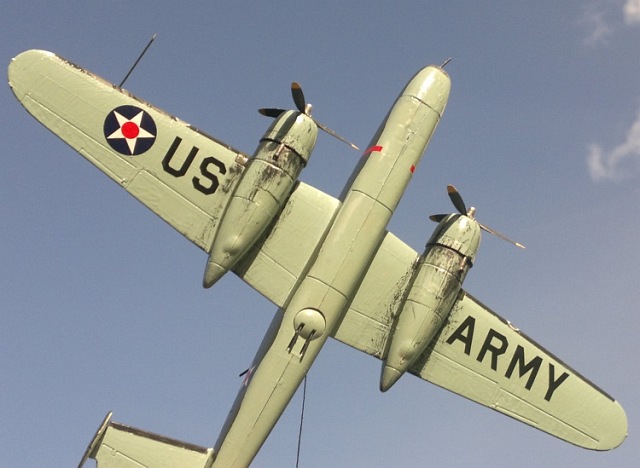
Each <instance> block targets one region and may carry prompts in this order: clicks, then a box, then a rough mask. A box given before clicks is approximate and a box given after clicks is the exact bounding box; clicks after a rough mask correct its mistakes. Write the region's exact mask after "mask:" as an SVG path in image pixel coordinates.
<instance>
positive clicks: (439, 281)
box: [380, 214, 480, 392]
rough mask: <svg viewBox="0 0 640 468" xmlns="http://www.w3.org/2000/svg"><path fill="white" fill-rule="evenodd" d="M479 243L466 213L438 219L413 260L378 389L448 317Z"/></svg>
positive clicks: (477, 228)
mask: <svg viewBox="0 0 640 468" xmlns="http://www.w3.org/2000/svg"><path fill="white" fill-rule="evenodd" d="M479 245H480V225H479V224H478V222H477V221H476V220H475V219H473V218H471V217H468V216H464V215H459V214H452V215H449V216H447V217H446V218H445V219H443V220H442V221H441V222H440V224H438V227H437V228H436V229H435V231H434V232H433V234H432V235H431V238H430V239H429V241H428V242H427V246H426V248H425V251H424V253H423V254H422V255H421V256H420V257H419V258H418V260H417V261H416V265H415V267H414V272H413V276H412V278H411V281H410V283H409V286H408V287H407V289H408V291H409V292H408V294H407V296H406V299H405V301H404V303H403V305H402V307H401V309H400V313H399V314H398V317H397V320H396V324H395V327H394V329H393V331H392V334H391V337H390V340H391V342H390V344H389V346H388V351H387V356H386V359H385V361H384V365H383V369H382V376H381V378H380V390H382V391H383V392H384V391H387V390H388V389H389V388H391V386H392V385H393V384H394V383H396V382H397V381H398V379H399V378H400V377H402V375H403V374H404V373H405V372H406V371H407V370H408V369H409V367H411V365H412V364H413V363H414V362H415V360H416V359H417V358H418V357H419V356H420V355H421V354H422V353H423V352H424V351H425V350H426V349H427V346H428V345H429V343H430V342H431V340H432V339H433V337H434V336H435V334H436V333H437V332H438V330H440V328H441V326H442V324H443V323H444V322H445V320H446V319H447V317H448V315H449V313H450V312H451V308H452V307H453V304H454V302H455V300H456V298H457V297H458V294H459V292H460V289H461V287H462V282H463V281H464V278H465V277H466V275H467V272H468V271H469V269H470V268H471V266H472V265H473V260H474V259H475V255H476V252H477V250H478V247H479Z"/></svg>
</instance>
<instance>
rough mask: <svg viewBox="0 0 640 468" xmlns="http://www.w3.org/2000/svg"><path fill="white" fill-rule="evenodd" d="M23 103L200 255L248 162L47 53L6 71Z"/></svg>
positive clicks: (28, 55)
mask: <svg viewBox="0 0 640 468" xmlns="http://www.w3.org/2000/svg"><path fill="white" fill-rule="evenodd" d="M9 84H10V86H11V88H12V89H13V92H14V94H15V95H16V97H17V98H18V100H19V101H20V103H21V104H22V105H23V106H24V107H25V108H26V109H27V110H28V111H29V112H30V113H31V114H32V115H33V116H34V117H35V118H36V119H37V120H39V121H40V122H41V123H42V124H43V125H44V126H46V127H47V128H48V129H49V130H51V131H52V132H53V133H55V134H56V135H58V136H59V137H60V138H61V139H62V140H64V141H65V142H66V143H68V144H69V145H70V146H71V147H72V148H73V149H75V150H76V151H78V152H79V153H80V154H81V155H82V156H84V157H85V158H86V159H87V160H89V161H90V162H91V163H93V164H94V165H95V166H96V167H97V168H98V169H100V170H101V171H102V172H104V173H105V174H107V175H108V176H109V177H110V178H111V179H113V180H114V181H116V182H117V183H118V184H120V185H121V186H122V187H124V188H125V189H126V190H127V191H128V192H129V193H131V194H132V195H133V196H135V197H136V198H137V199H139V200H140V201H141V202H142V203H144V204H145V205H146V206H147V207H148V208H150V209H151V210H152V211H153V212H155V213H156V214H158V215H159V216H160V217H161V218H162V219H164V220H165V221H167V222H168V223H169V224H170V225H172V226H173V227H174V228H175V229H177V230H178V231H179V232H180V233H182V234H183V235H184V236H185V237H187V238H188V239H189V240H191V241H192V242H193V243H195V244H196V245H197V246H199V247H200V248H202V249H203V250H207V249H208V248H209V247H210V245H211V242H212V239H213V234H214V233H215V228H216V226H217V221H218V220H219V219H220V217H221V215H222V213H223V212H224V208H225V206H226V204H227V202H228V200H229V198H230V194H231V193H232V192H233V187H234V186H235V184H236V182H237V181H238V180H239V176H240V174H241V173H242V172H243V170H244V162H245V160H246V157H245V156H244V155H243V154H241V153H240V152H238V151H236V150H234V149H233V148H231V147H229V146H227V145H225V144H223V143H221V142H219V141H216V140H215V139H213V138H211V137H209V136H207V135H205V134H204V133H202V132H200V131H199V130H197V129H195V128H193V127H191V126H190V125H189V124H187V123H185V122H182V121H180V120H178V119H177V118H175V117H172V116H171V115H169V114H167V113H165V112H163V111H161V110H159V109H157V108H155V107H153V106H152V105H150V104H148V103H146V102H144V101H142V100H141V99H138V98H136V97H135V96H133V95H131V94H130V93H128V92H127V91H125V90H123V89H121V88H118V87H117V86H115V85H113V84H111V83H108V82H106V81H104V80H103V79H101V78H99V77H97V76H96V75H93V74H91V73H89V72H88V71H86V70H83V69H82V68H80V67H78V66H76V65H74V64H72V63H70V62H68V61H66V60H65V59H63V58H60V57H58V56H56V55H55V54H52V53H50V52H46V51H41V50H30V51H27V52H24V53H22V54H20V55H18V56H17V57H15V58H14V59H13V60H12V62H11V64H10V66H9Z"/></svg>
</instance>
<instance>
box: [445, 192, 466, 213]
mask: <svg viewBox="0 0 640 468" xmlns="http://www.w3.org/2000/svg"><path fill="white" fill-rule="evenodd" d="M447 193H448V194H449V198H450V199H451V203H453V206H455V207H456V210H458V213H460V214H463V215H466V214H467V207H466V206H465V204H464V201H463V200H462V196H461V195H460V193H459V192H458V190H457V189H456V188H455V187H454V186H453V185H447Z"/></svg>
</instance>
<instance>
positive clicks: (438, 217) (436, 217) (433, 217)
mask: <svg viewBox="0 0 640 468" xmlns="http://www.w3.org/2000/svg"><path fill="white" fill-rule="evenodd" d="M447 216H449V215H447V214H435V215H431V216H429V219H430V220H431V221H435V222H436V223H439V222H440V221H442V220H443V219H444V218H446V217H447Z"/></svg>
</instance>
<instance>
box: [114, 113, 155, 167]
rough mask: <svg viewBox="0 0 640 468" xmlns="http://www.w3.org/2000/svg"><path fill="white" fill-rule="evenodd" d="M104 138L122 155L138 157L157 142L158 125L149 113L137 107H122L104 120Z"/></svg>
mask: <svg viewBox="0 0 640 468" xmlns="http://www.w3.org/2000/svg"><path fill="white" fill-rule="evenodd" d="M103 132H104V137H105V138H106V140H107V143H109V146H111V148H113V149H114V150H115V151H117V152H118V153H120V154H124V155H126V156H137V155H138V154H142V153H144V152H145V151H148V150H149V149H150V148H151V147H152V146H153V143H154V142H155V141H156V135H157V128H156V123H155V122H154V121H153V118H152V117H151V116H150V115H149V113H148V112H146V111H144V110H142V109H140V108H139V107H136V106H120V107H116V108H115V109H114V110H112V111H111V112H109V114H108V115H107V117H106V118H105V119H104V126H103Z"/></svg>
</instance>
